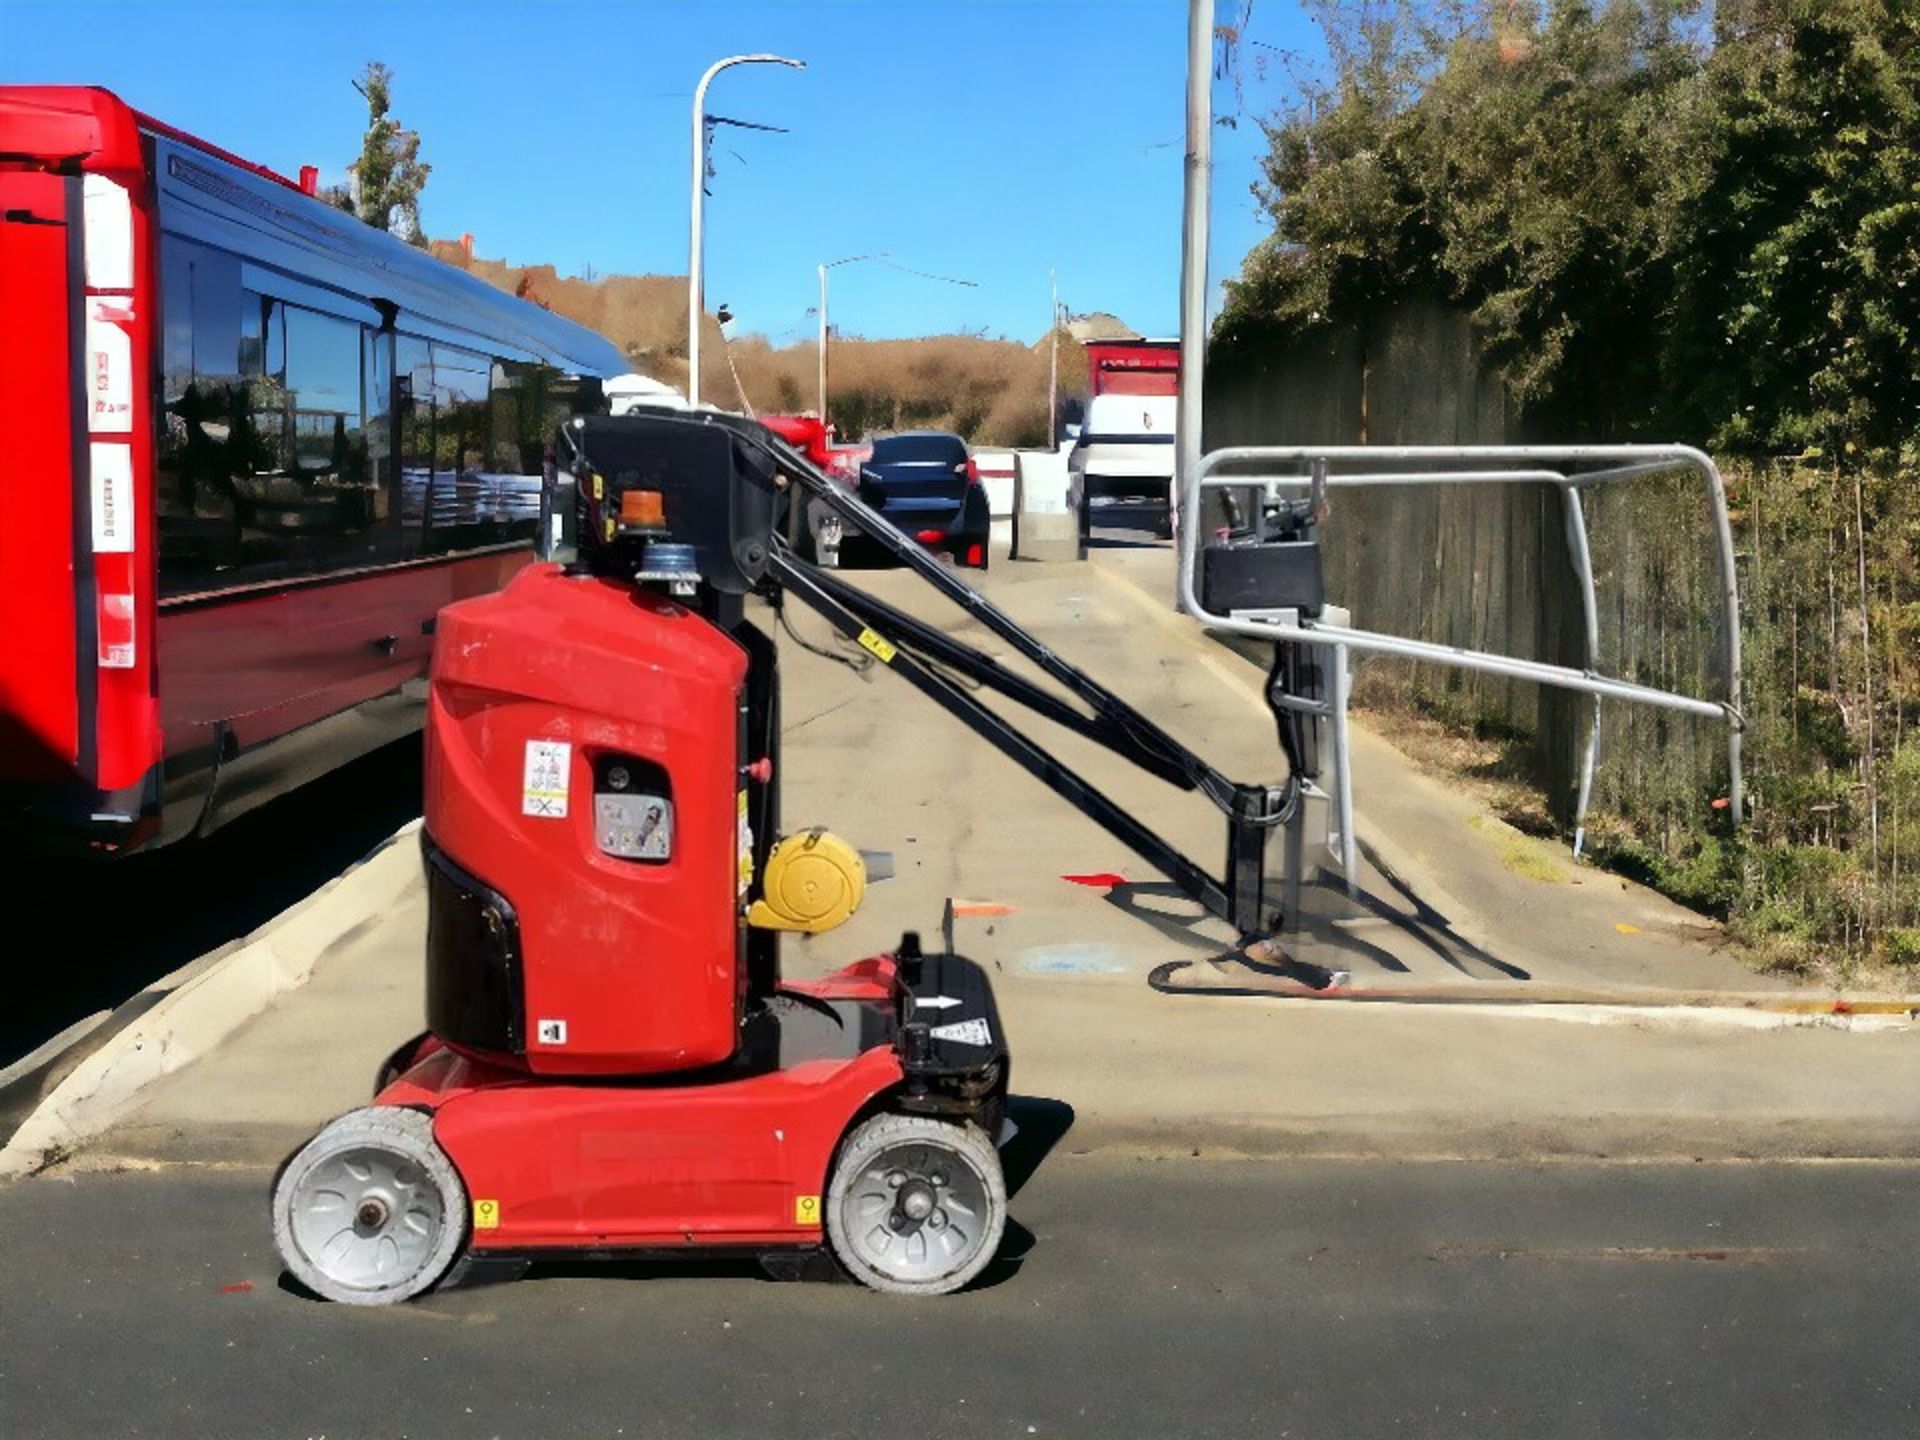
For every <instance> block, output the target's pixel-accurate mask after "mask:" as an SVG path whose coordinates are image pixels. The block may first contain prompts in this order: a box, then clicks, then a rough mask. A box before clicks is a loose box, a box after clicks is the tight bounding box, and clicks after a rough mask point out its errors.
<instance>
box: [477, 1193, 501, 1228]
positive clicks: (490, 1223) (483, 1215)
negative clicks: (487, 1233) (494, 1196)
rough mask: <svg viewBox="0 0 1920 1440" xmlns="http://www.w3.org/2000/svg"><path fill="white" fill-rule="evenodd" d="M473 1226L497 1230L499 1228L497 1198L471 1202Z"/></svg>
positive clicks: (498, 1203)
mask: <svg viewBox="0 0 1920 1440" xmlns="http://www.w3.org/2000/svg"><path fill="white" fill-rule="evenodd" d="M473 1228H474V1229H476V1230H498V1229H499V1228H500V1202H499V1201H498V1200H476V1201H474V1202H473Z"/></svg>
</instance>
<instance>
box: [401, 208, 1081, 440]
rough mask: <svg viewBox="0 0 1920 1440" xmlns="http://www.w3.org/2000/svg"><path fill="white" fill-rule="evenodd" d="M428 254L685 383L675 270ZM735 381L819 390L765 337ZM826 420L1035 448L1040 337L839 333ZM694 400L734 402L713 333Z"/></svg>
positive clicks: (1073, 383) (802, 397)
mask: <svg viewBox="0 0 1920 1440" xmlns="http://www.w3.org/2000/svg"><path fill="white" fill-rule="evenodd" d="M432 249H433V253H434V254H435V255H437V256H439V257H440V258H441V259H442V260H445V261H447V262H448V263H449V264H452V265H457V266H458V267H460V268H461V269H463V270H467V271H469V272H471V273H472V274H474V275H477V276H479V277H480V278H481V279H482V280H485V281H486V282H487V283H488V284H490V285H494V286H496V287H498V288H499V289H501V290H505V291H507V292H508V293H509V294H518V295H521V296H524V297H525V298H526V299H529V300H532V301H533V302H535V303H536V304H539V305H543V306H545V307H546V308H547V309H549V310H551V311H553V312H554V313H555V314H556V315H564V316H566V317H567V318H568V319H569V320H574V321H577V322H579V323H580V324H582V325H585V326H587V327H588V328H589V329H592V330H597V331H599V332H600V333H601V334H602V335H605V336H606V337H607V338H608V339H609V340H611V341H613V342H614V343H615V344H616V345H618V346H620V347H621V349H623V350H624V351H625V352H626V353H627V355H628V356H629V357H631V358H632V360H633V362H634V366H635V368H636V369H640V370H644V371H645V372H646V373H647V374H649V375H652V376H654V377H655V378H656V379H659V380H663V381H665V382H667V383H668V384H671V385H684V384H685V383H686V374H687V365H686V355H687V312H686V305H687V282H686V280H685V278H684V277H679V276H673V275H609V276H607V277H606V278H604V279H600V280H581V279H575V278H571V277H562V276H561V275H560V274H558V273H557V272H556V271H555V269H554V267H553V266H551V265H508V264H506V263H505V262H504V261H500V260H487V259H483V258H479V257H476V256H471V255H469V254H467V252H466V251H465V250H464V249H463V248H462V247H461V246H459V245H457V244H453V243H450V242H447V241H435V242H434V243H433V246H432ZM732 350H733V356H732V358H733V364H734V367H735V368H736V369H737V370H738V371H739V374H740V385H741V387H742V388H744V389H745V391H746V398H747V399H748V400H749V401H751V402H752V404H753V406H754V408H755V409H758V410H768V411H792V410H798V409H802V408H812V407H813V405H814V404H815V400H816V395H817V391H818V380H817V374H818V363H819V362H818V347H816V346H815V345H813V344H812V343H810V342H809V343H802V344H798V345H788V346H784V347H779V348H776V347H775V346H773V345H771V344H770V343H769V342H768V341H767V340H766V338H765V337H764V336H760V335H748V336H742V337H740V338H738V339H736V340H734V341H733V343H732ZM828 360H829V362H830V364H831V367H832V368H831V372H830V375H829V394H830V401H831V408H832V412H833V421H834V424H835V426H836V428H837V429H838V430H839V432H840V434H841V436H842V437H844V438H846V439H856V438H859V437H861V436H864V435H867V434H870V433H874V432H879V431H887V430H906V429H934V430H952V431H954V432H956V433H957V434H960V435H964V436H965V437H966V438H967V439H968V440H970V441H972V442H974V443H975V444H981V445H1038V444H1044V443H1045V441H1046V434H1047V415H1046V410H1047V364H1048V347H1047V341H1046V339H1045V337H1042V339H1041V340H1040V342H1039V343H1038V344H1036V345H1033V346H1031V347H1030V346H1026V345H1022V344H1020V343H1019V342H1018V341H1013V340H989V339H986V338H985V337H983V336H978V335H930V336H925V337H922V338H919V339H913V340H862V339H859V338H857V337H853V336H848V337H845V338H836V339H835V340H834V341H833V344H832V347H831V349H830V351H829V354H828ZM700 370H701V376H700V384H701V390H702V392H703V394H705V395H706V396H709V397H712V398H714V399H717V400H719V401H721V403H723V404H737V403H738V401H739V396H738V393H737V392H736V390H735V388H734V381H733V376H732V375H731V374H730V373H729V371H728V368H727V354H726V351H725V349H724V348H723V342H722V340H721V337H720V329H719V327H718V326H717V325H715V324H713V323H712V321H711V320H709V321H708V323H707V328H706V329H705V331H704V332H703V333H702V336H701V364H700ZM1086 391H1087V358H1086V351H1085V350H1084V349H1083V348H1082V347H1081V346H1080V345H1078V344H1077V343H1075V342H1074V341H1073V340H1071V339H1069V338H1068V337H1066V336H1065V335H1064V334H1063V335H1062V336H1061V341H1060V392H1061V393H1062V394H1063V395H1084V394H1085V393H1086Z"/></svg>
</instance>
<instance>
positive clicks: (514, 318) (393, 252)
mask: <svg viewBox="0 0 1920 1440" xmlns="http://www.w3.org/2000/svg"><path fill="white" fill-rule="evenodd" d="M143 136H145V137H150V138H151V140H152V144H153V163H152V175H151V179H152V183H153V186H154V190H155V193H156V195H157V197H158V199H159V202H160V209H159V218H160V224H161V228H162V229H163V230H164V231H165V232H167V233H170V234H175V235H180V236H183V237H184V238H186V239H190V240H195V241H198V242H199V243H201V244H205V245H212V246H215V247H217V248H219V249H222V250H227V251H230V252H231V253H233V254H235V255H238V256H239V257H240V258H241V260H242V261H246V262H252V263H254V264H257V265H262V266H270V267H272V268H274V269H276V270H280V271H283V272H286V273H287V274H289V275H292V276H295V277H297V278H298V279H299V280H301V281H302V282H305V283H307V284H310V285H316V284H317V285H320V286H323V287H325V288H327V289H331V290H334V291H337V292H338V293H339V294H340V295H342V296H344V297H350V298H353V299H357V300H359V301H360V302H361V303H362V304H372V305H374V306H375V307H376V308H384V307H389V306H390V307H391V308H392V309H393V310H394V311H395V312H396V326H397V328H399V329H402V330H413V331H418V332H421V333H423V334H426V335H428V336H429V338H444V339H451V340H454V341H460V340H467V341H468V342H469V343H472V344H474V345H476V346H478V347H480V348H483V349H487V350H489V351H490V352H491V353H493V354H495V355H499V356H501V357H502V358H509V359H515V358H517V359H528V360H542V361H546V362H548V363H551V364H555V365H558V366H561V367H564V368H566V369H570V370H576V371H580V372H583V373H587V374H593V375H600V376H608V375H618V374H621V373H623V372H625V371H626V370H628V369H629V368H631V367H630V364H629V362H628V361H627V359H626V357H625V356H624V355H623V354H622V353H621V352H620V349H619V347H618V346H616V345H614V344H613V342H612V341H610V340H608V339H607V338H606V337H605V336H603V335H600V334H598V333H596V332H595V331H592V330H589V329H587V328H586V327H585V326H584V325H577V324H575V323H574V322H573V321H571V320H567V319H564V318H563V317H561V316H558V315H555V314H553V313H552V312H550V311H548V310H545V309H542V308H541V307H540V306H538V305H534V304H531V303H530V302H528V301H525V300H521V299H518V298H516V297H514V296H511V295H508V294H505V293H504V292H502V291H500V290H497V289H495V288H494V287H493V286H491V285H489V284H487V282H486V281H484V280H482V279H480V278H479V277H477V276H475V275H471V274H469V273H467V272H466V271H464V270H461V269H460V268H458V267H457V266H454V265H449V264H447V263H446V262H445V261H443V260H438V259H435V258H434V257H433V256H431V255H429V254H427V253H426V252H425V251H424V250H420V249H416V248H415V247H414V246H411V245H409V244H407V243H406V242H405V241H403V240H401V239H399V238H398V237H397V236H393V235H389V234H387V233H386V232H384V231H381V230H376V229H374V228H373V227H371V226H369V225H366V224H363V223H362V222H361V221H360V220H358V219H356V218H355V217H354V216H352V215H350V214H348V213H347V212H345V211H343V210H338V209H335V208H334V207H333V206H331V205H329V204H327V203H326V202H325V201H323V200H320V199H317V198H315V197H314V196H311V195H307V194H305V193H304V192H302V191H301V189H300V187H299V186H297V185H295V184H293V183H292V182H290V181H288V180H287V179H286V177H285V176H283V175H279V174H277V173H276V172H274V171H272V170H269V169H267V168H266V167H265V166H262V165H255V164H253V163H251V162H249V161H246V160H243V159H241V158H240V157H239V156H236V155H233V154H230V153H229V152H227V151H225V150H222V149H221V148H220V147H218V146H216V145H211V144H209V143H207V142H206V141H204V140H201V139H199V138H197V137H195V136H192V135H188V134H186V133H185V132H183V131H180V130H177V129H175V128H174V127H172V126H170V125H166V124H163V123H161V122H159V121H156V120H153V119H151V118H150V117H148V116H145V115H142V114H140V113H139V112H137V111H135V110H133V109H132V108H131V107H129V106H128V105H126V104H125V103H124V102H123V101H121V100H120V99H119V98H118V97H117V96H115V95H113V94H112V93H111V92H110V91H107V90H102V89H98V88H94V87H86V86H52V85H8V86H0V156H14V157H20V158H27V159H42V160H44V161H46V162H47V163H48V164H50V165H52V164H61V165H72V164H75V163H78V164H80V165H81V166H82V167H83V168H87V169H101V170H118V171H121V172H123V173H124V172H126V171H129V170H134V169H139V170H143V171H144V170H145V168H146V159H145V154H144V146H143V139H142V137H143ZM409 321H411V322H413V323H412V324H409V323H408V322H409Z"/></svg>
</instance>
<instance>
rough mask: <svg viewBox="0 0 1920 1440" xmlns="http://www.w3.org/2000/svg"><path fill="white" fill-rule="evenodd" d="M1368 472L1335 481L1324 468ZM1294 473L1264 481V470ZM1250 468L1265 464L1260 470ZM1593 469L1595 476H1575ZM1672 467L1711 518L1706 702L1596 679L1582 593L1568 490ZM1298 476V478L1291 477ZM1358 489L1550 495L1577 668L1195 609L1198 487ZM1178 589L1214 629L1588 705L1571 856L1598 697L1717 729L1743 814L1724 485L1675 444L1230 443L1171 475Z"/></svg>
mask: <svg viewBox="0 0 1920 1440" xmlns="http://www.w3.org/2000/svg"><path fill="white" fill-rule="evenodd" d="M1342 463H1345V464H1349V465H1352V464H1356V463H1357V464H1362V465H1366V466H1370V467H1375V468H1369V469H1365V470H1359V471H1354V472H1351V473H1347V474H1341V473H1338V471H1336V470H1335V469H1334V468H1333V467H1335V466H1337V465H1340V464H1342ZM1382 465H1398V466H1408V465H1415V466H1433V467H1443V466H1452V467H1456V468H1452V469H1445V468H1434V469H1405V468H1401V469H1382V468H1377V467H1380V466H1382ZM1279 466H1287V467H1295V466H1297V467H1300V470H1299V471H1296V470H1293V469H1291V468H1290V469H1288V470H1287V471H1286V472H1284V473H1272V467H1279ZM1256 467H1267V469H1266V471H1265V472H1264V473H1263V472H1262V470H1260V469H1258V468H1256ZM1579 467H1598V468H1579ZM1674 470H1687V471H1692V472H1693V473H1695V474H1696V475H1698V476H1699V477H1700V478H1701V479H1702V480H1703V481H1704V482H1705V487H1706V492H1707V501H1708V505H1709V508H1710V510H1711V515H1712V526H1713V531H1714V536H1713V538H1714V541H1715V542H1716V551H1717V557H1718V561H1719V568H1720V587H1721V602H1722V605H1723V607H1724V611H1725V617H1724V625H1725V642H1724V654H1723V663H1724V669H1725V693H1724V695H1722V696H1721V697H1719V698H1717V699H1715V698H1707V697H1701V696H1694V695H1684V694H1681V693H1679V692H1677V691H1671V690H1663V689H1660V688H1659V687H1657V686H1651V685H1643V684H1640V683H1638V682H1636V681H1633V680H1628V679H1622V678H1616V677H1611V676H1606V675H1602V674H1600V673H1599V670H1598V665H1599V643H1600V628H1599V607H1598V602H1597V599H1596V596H1595V593H1594V579H1593V558H1592V551H1591V547H1590V545H1589V540H1588V535H1587V526H1586V516H1585V513H1584V511H1583V509H1582V507H1581V504H1580V495H1579V492H1580V491H1581V490H1583V489H1586V488H1589V487H1591V486H1595V485H1601V484H1606V483H1608V482H1611V481H1615V480H1626V479H1632V478H1636V477H1640V476H1645V475H1654V474H1660V473H1664V472H1668V471H1674ZM1300 471H1305V472H1309V473H1300ZM1316 484H1323V485H1324V486H1325V487H1326V488H1328V489H1339V488H1355V487H1366V486H1389V485H1393V486H1428V485H1485V484H1549V485H1553V486H1556V487H1558V489H1559V490H1560V492H1561V495H1562V498H1563V503H1564V505H1565V508H1566V530H1567V545H1568V553H1569V556H1570V558H1571V559H1572V561H1573V565H1574V570H1575V573H1576V574H1577V575H1578V577H1579V579H1580V587H1581V596H1582V602H1583V608H1584V620H1585V630H1586V652H1587V654H1586V659H1587V664H1586V668H1584V669H1579V670H1576V669H1573V668H1571V667H1569V666H1565V665H1554V664H1550V663H1548V662H1546V661H1542V660H1538V659H1529V658H1526V657H1522V656H1514V655H1504V654H1499V653H1497V652H1493V651H1486V650H1473V649H1468V648H1466V647H1462V646H1453V645H1440V644H1435V643H1433V642H1430V641H1423V640H1412V639H1408V638H1406V637H1403V636H1397V635H1382V634H1378V633H1376V632H1373V631H1368V630H1358V629H1354V628H1352V627H1351V626H1346V625H1333V624H1327V623H1324V622H1321V621H1316V620H1313V619H1311V618H1308V617H1303V616H1298V615H1294V614H1291V613H1285V614H1267V613H1259V612H1253V613H1249V612H1234V613H1232V614H1216V613H1213V612H1210V611H1208V610H1207V609H1206V608H1205V607H1204V606H1203V605H1202V604H1201V601H1200V596H1199V593H1198V587H1197V575H1198V570H1199V565H1200V550H1201V546H1202V542H1203V540H1204V524H1203V516H1204V513H1205V511H1204V505H1205V496H1206V492H1208V491H1209V490H1238V491H1241V492H1244V493H1245V494H1246V498H1247V500H1248V503H1249V504H1250V505H1253V506H1257V505H1259V504H1261V503H1263V502H1264V501H1268V500H1271V499H1272V498H1274V497H1276V496H1277V495H1278V493H1279V492H1280V491H1281V490H1312V489H1313V487H1314V486H1315V485H1316ZM1179 497H1180V499H1179V503H1180V509H1181V516H1180V519H1181V524H1180V546H1179V551H1180V554H1179V558H1180V582H1179V584H1180V588H1179V602H1180V606H1181V608H1182V609H1184V610H1185V611H1187V613H1189V614H1191V615H1192V616H1194V617H1195V618H1196V619H1198V620H1199V621H1201V623H1203V624H1205V625H1208V626H1211V627H1213V628H1215V629H1218V630H1224V631H1228V632H1230V633H1233V634H1238V635H1248V636H1252V637H1255V638H1257V639H1261V640H1271V641H1296V642H1301V643H1306V644H1313V645H1321V646H1340V647H1345V648H1347V649H1350V650H1357V651H1364V652H1369V653H1373V654H1381V655H1398V656H1401V657H1403V658H1406V659H1412V660H1424V661H1429V662H1431V663H1434V664H1440V665H1452V666H1457V667H1459V668H1462V669H1468V670H1480V671H1485V672H1487V673H1490V674H1495V675H1504V676H1510V677H1512V678H1514V679H1520V680H1530V681H1534V682H1537V683H1539V684H1543V685H1553V686H1556V687H1559V688H1561V689H1565V690H1573V691H1578V692H1582V693H1585V694H1588V695H1591V696H1593V697H1594V698H1595V704H1594V713H1593V717H1592V721H1591V724H1590V727H1589V731H1588V734H1587V739H1586V746H1585V754H1584V756H1583V759H1582V764H1581V774H1580V786H1579V795H1578V799H1577V801H1576V813H1575V840H1574V845H1575V849H1576V850H1578V849H1579V848H1580V846H1581V845H1582V843H1583V842H1584V838H1585V819H1586V811H1587V805H1588V802H1589V800H1590V798H1591V794H1592V787H1593V769H1594V763H1595V758H1596V754H1597V749H1598V744H1599V733H1600V717H1599V704H1598V702H1599V700H1600V699H1601V698H1606V697H1610V698H1613V699H1619V700H1630V701H1633V702H1635V703H1636V704H1643V705H1654V706H1659V707H1662V708H1665V709H1670V710H1678V711H1681V712H1683V713H1685V714H1690V715H1700V716H1704V717H1707V718H1709V719H1721V720H1724V721H1726V723H1727V768H1728V774H1729V780H1728V786H1729V789H1728V804H1729V807H1730V809H1731V812H1732V818H1733V819H1734V821H1735V823H1738V822H1739V821H1740V820H1741V819H1742V818H1744V816H1745V814H1746V806H1745V795H1744V788H1743V783H1742V776H1741V731H1742V718H1741V689H1740V596H1739V583H1738V577H1737V574H1736V571H1735V562H1734V550H1733V528H1732V525H1731V523H1730V521H1729V519H1728V516H1727V497H1726V487H1725V484H1724V483H1723V482H1722V480H1721V478H1720V471H1719V469H1718V468H1717V467H1716V466H1715V465H1714V463H1713V461H1712V459H1711V458H1709V457H1708V456H1707V455H1705V454H1704V453H1702V452H1701V451H1699V450H1696V449H1694V448H1693V447H1691V446H1687V445H1327V446H1307V445H1301V446H1235V447H1230V448H1227V449H1221V450H1215V451H1212V452H1210V453H1207V454H1204V455H1201V456H1200V457H1199V458H1198V460H1197V461H1196V462H1194V463H1193V464H1192V467H1191V468H1190V469H1187V470H1185V472H1184V473H1183V474H1182V476H1181V480H1180V487H1179Z"/></svg>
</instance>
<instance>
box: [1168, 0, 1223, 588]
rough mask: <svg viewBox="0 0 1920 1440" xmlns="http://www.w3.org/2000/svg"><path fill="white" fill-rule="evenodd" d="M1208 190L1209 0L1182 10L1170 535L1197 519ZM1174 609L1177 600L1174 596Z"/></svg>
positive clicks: (1210, 156) (1210, 125)
mask: <svg viewBox="0 0 1920 1440" xmlns="http://www.w3.org/2000/svg"><path fill="white" fill-rule="evenodd" d="M1212 193H1213V0H1188V5H1187V158H1186V177H1185V190H1184V195H1183V201H1182V214H1181V224H1180V399H1179V402H1178V407H1177V412H1176V413H1177V415H1178V420H1177V421H1176V425H1175V429H1176V431H1177V432H1178V433H1177V435H1176V437H1175V438H1176V448H1175V451H1174V458H1175V464H1174V471H1173V473H1174V487H1173V524H1174V533H1175V534H1176V535H1178V534H1179V533H1180V526H1182V525H1183V524H1185V523H1186V522H1187V521H1188V520H1193V521H1196V522H1197V521H1198V520H1199V519H1200V518H1201V514H1202V511H1201V507H1200V496H1199V494H1198V492H1197V491H1195V490H1194V489H1193V488H1192V487H1193V486H1194V485H1195V484H1196V481H1195V480H1194V474H1195V472H1196V471H1197V470H1198V469H1199V468H1200V456H1201V454H1202V453H1203V452H1202V450H1201V447H1200V416H1201V400H1202V397H1203V394H1204V391H1205V387H1206V375H1207V206H1208V203H1209V201H1210V199H1211V197H1212ZM1174 603H1175V604H1176V605H1177V604H1178V603H1179V601H1178V598H1177V597H1176V599H1175V602H1174Z"/></svg>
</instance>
